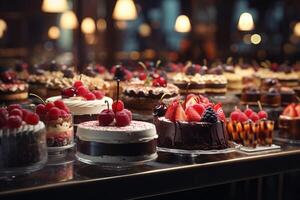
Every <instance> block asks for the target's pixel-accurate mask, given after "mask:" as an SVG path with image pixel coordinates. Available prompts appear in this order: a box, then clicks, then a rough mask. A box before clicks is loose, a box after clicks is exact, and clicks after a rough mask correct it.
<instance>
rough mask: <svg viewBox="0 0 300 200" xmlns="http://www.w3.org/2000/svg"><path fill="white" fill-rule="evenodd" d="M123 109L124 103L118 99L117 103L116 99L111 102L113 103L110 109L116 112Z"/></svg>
mask: <svg viewBox="0 0 300 200" xmlns="http://www.w3.org/2000/svg"><path fill="white" fill-rule="evenodd" d="M123 109H124V103H123V101H121V100H118V103H117V101H114V102H113V104H112V110H113V111H114V112H118V111H121V110H123Z"/></svg>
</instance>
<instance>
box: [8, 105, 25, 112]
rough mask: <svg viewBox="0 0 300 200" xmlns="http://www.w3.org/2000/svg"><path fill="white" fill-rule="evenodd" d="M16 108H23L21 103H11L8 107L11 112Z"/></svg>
mask: <svg viewBox="0 0 300 200" xmlns="http://www.w3.org/2000/svg"><path fill="white" fill-rule="evenodd" d="M15 108H18V109H22V107H21V105H19V104H11V105H9V106H8V107H7V111H8V112H10V111H12V110H13V109H15Z"/></svg>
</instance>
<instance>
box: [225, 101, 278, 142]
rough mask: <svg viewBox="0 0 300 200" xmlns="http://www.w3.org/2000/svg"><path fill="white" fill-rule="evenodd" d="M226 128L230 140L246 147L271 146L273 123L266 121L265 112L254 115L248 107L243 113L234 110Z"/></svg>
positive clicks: (266, 115) (236, 109) (261, 111)
mask: <svg viewBox="0 0 300 200" xmlns="http://www.w3.org/2000/svg"><path fill="white" fill-rule="evenodd" d="M259 105H260V104H259ZM260 107H261V106H260ZM226 128H227V132H228V134H229V137H230V140H232V141H234V142H236V143H238V144H242V145H244V146H246V147H256V146H257V145H260V146H270V145H272V140H273V130H274V121H271V120H268V114H267V112H266V111H264V110H262V109H261V110H260V111H259V112H258V113H256V112H254V111H253V110H252V109H250V108H248V107H247V108H246V109H245V110H244V111H242V110H240V109H238V108H235V110H234V111H232V112H231V113H230V118H229V120H228V121H227V123H226Z"/></svg>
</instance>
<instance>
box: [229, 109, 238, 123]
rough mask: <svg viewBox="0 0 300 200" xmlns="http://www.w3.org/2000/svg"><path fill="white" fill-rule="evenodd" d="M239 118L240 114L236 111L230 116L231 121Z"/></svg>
mask: <svg viewBox="0 0 300 200" xmlns="http://www.w3.org/2000/svg"><path fill="white" fill-rule="evenodd" d="M239 116H240V112H239V111H237V110H236V111H233V112H232V113H231V114H230V119H231V121H238V120H239Z"/></svg>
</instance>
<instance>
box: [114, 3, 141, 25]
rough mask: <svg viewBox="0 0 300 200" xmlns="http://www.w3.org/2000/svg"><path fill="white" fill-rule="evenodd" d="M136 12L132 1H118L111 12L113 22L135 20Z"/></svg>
mask: <svg viewBox="0 0 300 200" xmlns="http://www.w3.org/2000/svg"><path fill="white" fill-rule="evenodd" d="M136 18H137V11H136V7H135V4H134V2H133V0H118V1H117V3H116V6H115V8H114V11H113V19H115V20H135V19H136Z"/></svg>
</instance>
